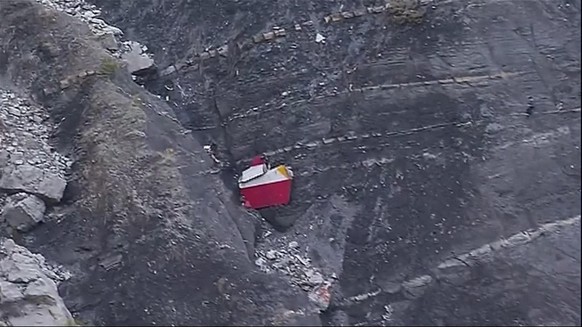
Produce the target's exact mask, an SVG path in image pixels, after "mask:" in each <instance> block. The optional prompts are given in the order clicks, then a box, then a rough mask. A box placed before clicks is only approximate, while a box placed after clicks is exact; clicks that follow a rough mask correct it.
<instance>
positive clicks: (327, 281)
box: [255, 241, 335, 311]
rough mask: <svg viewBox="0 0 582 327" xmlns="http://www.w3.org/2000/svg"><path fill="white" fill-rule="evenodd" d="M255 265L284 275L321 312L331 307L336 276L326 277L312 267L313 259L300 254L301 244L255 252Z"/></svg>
mask: <svg viewBox="0 0 582 327" xmlns="http://www.w3.org/2000/svg"><path fill="white" fill-rule="evenodd" d="M255 256H256V257H257V259H256V260H255V265H257V267H259V269H260V270H261V271H263V272H265V273H268V274H271V273H275V272H280V273H283V274H284V275H286V276H288V277H289V278H290V281H291V283H293V284H294V285H297V286H298V287H300V288H301V289H302V290H304V291H305V292H307V293H308V297H309V299H310V300H311V301H312V302H313V303H314V304H315V305H316V306H317V307H318V308H319V310H321V311H325V310H326V309H327V308H328V307H329V303H330V300H331V293H330V288H331V286H332V283H333V280H334V279H335V278H334V277H335V276H329V277H326V276H324V275H323V273H322V272H321V271H320V270H319V269H318V268H316V267H314V266H313V265H312V262H311V259H310V258H309V257H307V256H303V255H301V253H300V248H299V244H298V243H297V242H296V241H292V242H290V243H289V244H288V245H287V247H286V248H282V249H277V250H275V249H272V250H269V251H266V252H265V251H260V250H259V251H257V252H255Z"/></svg>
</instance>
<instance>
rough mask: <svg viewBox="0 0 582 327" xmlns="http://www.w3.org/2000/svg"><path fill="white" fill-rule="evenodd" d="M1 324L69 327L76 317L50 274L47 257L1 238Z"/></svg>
mask: <svg viewBox="0 0 582 327" xmlns="http://www.w3.org/2000/svg"><path fill="white" fill-rule="evenodd" d="M0 258H1V259H0V308H2V310H1V312H2V317H1V319H2V320H0V325H8V326H38V325H42V326H70V325H72V322H73V317H72V316H71V313H70V312H69V310H68V309H67V308H66V307H65V304H64V302H63V300H62V298H61V297H60V296H59V294H58V290H57V284H56V283H57V282H58V280H54V279H53V278H51V277H50V275H49V274H47V268H46V266H45V264H44V257H42V256H41V255H38V254H32V253H30V251H28V250H27V249H26V248H24V247H22V246H19V245H16V244H15V243H14V241H13V240H11V239H5V240H0Z"/></svg>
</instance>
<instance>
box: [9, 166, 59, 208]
mask: <svg viewBox="0 0 582 327" xmlns="http://www.w3.org/2000/svg"><path fill="white" fill-rule="evenodd" d="M66 186H67V182H66V181H65V180H64V179H63V178H62V177H60V176H59V175H58V174H56V173H54V172H50V171H47V170H43V169H41V168H38V167H35V166H32V165H29V164H24V165H19V166H8V167H6V168H4V170H3V171H2V176H1V177H0V189H5V190H11V191H24V192H27V193H32V194H36V195H38V196H41V197H44V198H46V199H48V200H50V201H54V202H59V201H60V200H61V198H62V197H63V192H64V191H65V187H66Z"/></svg>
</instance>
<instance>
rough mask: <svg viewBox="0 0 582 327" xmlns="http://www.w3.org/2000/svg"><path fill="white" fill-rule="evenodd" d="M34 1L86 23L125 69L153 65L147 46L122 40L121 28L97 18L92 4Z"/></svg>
mask: <svg viewBox="0 0 582 327" xmlns="http://www.w3.org/2000/svg"><path fill="white" fill-rule="evenodd" d="M36 1H37V2H38V3H40V4H42V5H44V6H46V7H47V8H50V9H55V10H58V11H61V12H64V13H66V14H68V15H70V16H72V17H75V18H78V19H80V20H81V21H83V22H85V23H87V25H88V26H89V28H90V30H91V32H93V34H94V35H95V36H96V37H97V38H98V39H99V41H100V42H101V43H102V44H103V46H104V47H105V48H106V49H107V50H109V52H111V54H112V55H113V56H115V57H116V58H121V59H123V60H124V61H125V62H126V63H127V69H128V70H129V71H130V72H131V73H139V72H140V71H144V70H146V71H147V70H148V69H150V68H152V67H153V66H154V60H153V58H152V55H151V54H149V53H148V52H147V51H148V48H147V47H146V46H145V45H143V44H141V43H139V42H136V41H128V40H124V38H123V31H122V30H120V29H119V28H117V27H115V26H111V25H109V24H107V23H106V22H105V21H104V20H103V19H100V18H98V17H99V16H100V15H101V10H100V9H99V8H97V6H95V5H94V4H89V3H86V2H85V1H82V0H81V1H79V0H36Z"/></svg>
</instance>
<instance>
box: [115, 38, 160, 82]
mask: <svg viewBox="0 0 582 327" xmlns="http://www.w3.org/2000/svg"><path fill="white" fill-rule="evenodd" d="M129 46H130V49H131V50H130V51H128V52H126V53H124V54H123V55H122V56H121V59H123V61H125V62H126V63H127V70H128V71H129V72H130V73H131V74H134V75H139V74H142V73H144V72H147V71H150V70H151V69H152V68H154V60H153V59H152V58H150V57H148V56H147V55H146V54H143V53H142V49H141V46H140V45H139V43H137V42H131V43H130V45H129Z"/></svg>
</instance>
